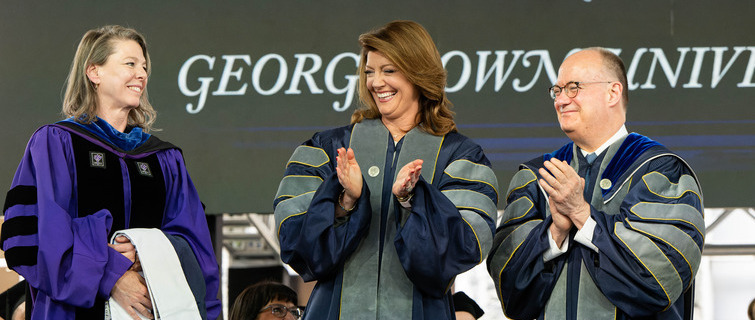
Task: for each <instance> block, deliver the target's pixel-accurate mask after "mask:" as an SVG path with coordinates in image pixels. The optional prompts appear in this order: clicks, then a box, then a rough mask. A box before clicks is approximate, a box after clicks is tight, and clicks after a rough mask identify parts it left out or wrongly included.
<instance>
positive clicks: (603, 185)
mask: <svg viewBox="0 0 755 320" xmlns="http://www.w3.org/2000/svg"><path fill="white" fill-rule="evenodd" d="M600 188H602V189H603V190H608V189H611V180H609V179H603V180H600Z"/></svg>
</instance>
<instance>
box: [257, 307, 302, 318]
mask: <svg viewBox="0 0 755 320" xmlns="http://www.w3.org/2000/svg"><path fill="white" fill-rule="evenodd" d="M266 310H270V313H272V314H273V315H274V316H276V317H278V318H281V319H283V317H285V316H286V314H289V313H290V314H291V315H293V316H294V319H299V318H301V315H302V313H303V311H302V310H301V309H299V307H293V308H287V307H286V306H284V305H282V304H271V305H269V306H267V307H264V308H262V309H261V310H260V312H258V313H263V312H265V311H266Z"/></svg>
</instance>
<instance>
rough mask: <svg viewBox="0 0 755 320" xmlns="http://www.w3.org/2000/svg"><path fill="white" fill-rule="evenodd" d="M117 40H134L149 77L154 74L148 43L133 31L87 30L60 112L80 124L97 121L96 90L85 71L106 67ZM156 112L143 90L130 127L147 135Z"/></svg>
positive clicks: (122, 28)
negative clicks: (135, 127)
mask: <svg viewBox="0 0 755 320" xmlns="http://www.w3.org/2000/svg"><path fill="white" fill-rule="evenodd" d="M118 40H133V41H136V42H137V43H138V44H139V46H141V47H142V53H143V54H144V58H145V59H146V60H147V76H148V77H149V74H150V73H151V71H152V63H151V62H150V59H149V53H147V41H146V40H145V39H144V36H142V35H141V34H140V33H139V32H137V31H136V30H134V29H131V28H126V27H122V26H118V25H109V26H104V27H100V28H96V29H92V30H89V31H87V33H85V34H84V36H83V37H82V38H81V42H79V47H78V48H77V49H76V55H75V56H74V58H73V63H72V64H71V71H70V72H69V73H68V80H67V81H66V93H65V96H64V97H63V108H62V110H61V113H62V114H63V115H64V116H65V117H73V118H74V119H75V120H76V121H78V122H81V123H92V122H93V121H94V120H96V119H97V107H98V105H97V90H96V88H95V86H94V84H93V83H92V82H91V81H90V80H89V78H88V77H87V74H86V70H87V68H88V67H89V66H91V65H97V66H99V65H103V64H105V62H106V61H107V59H108V57H110V55H111V54H112V53H113V51H114V43H115V41H118ZM156 116H157V112H156V111H155V109H154V108H153V107H152V104H150V103H149V99H148V95H147V88H146V87H145V88H144V91H142V96H141V98H140V100H139V106H138V107H136V108H134V109H133V110H131V112H129V115H128V124H129V125H131V126H138V127H141V128H142V129H143V130H144V131H145V132H149V131H150V130H152V124H153V123H154V122H155V117H156Z"/></svg>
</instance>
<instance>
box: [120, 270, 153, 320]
mask: <svg viewBox="0 0 755 320" xmlns="http://www.w3.org/2000/svg"><path fill="white" fill-rule="evenodd" d="M110 296H111V297H112V298H113V299H114V300H115V302H117V303H118V304H119V305H121V307H123V309H124V310H126V312H128V314H129V315H130V316H131V318H133V319H134V320H141V318H139V316H138V315H137V312H138V313H139V314H141V315H142V316H144V317H147V318H149V319H154V318H155V317H154V316H153V315H152V301H151V300H150V299H149V291H148V290H147V284H146V283H145V282H144V278H142V276H140V275H139V274H138V273H136V271H134V270H131V269H129V270H128V271H126V273H124V274H123V275H122V276H121V278H120V279H118V281H116V282H115V285H114V286H113V290H112V291H110Z"/></svg>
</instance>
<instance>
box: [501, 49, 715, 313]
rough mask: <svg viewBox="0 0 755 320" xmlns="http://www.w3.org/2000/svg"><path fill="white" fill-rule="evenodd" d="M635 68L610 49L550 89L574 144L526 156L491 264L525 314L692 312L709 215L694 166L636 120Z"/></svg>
mask: <svg viewBox="0 0 755 320" xmlns="http://www.w3.org/2000/svg"><path fill="white" fill-rule="evenodd" d="M627 91H628V90H627V77H626V69H625V68H624V64H623V62H622V61H621V59H620V58H619V57H618V56H616V55H615V54H613V53H611V52H610V51H608V50H605V49H603V48H589V49H585V50H582V51H579V52H577V53H575V54H573V55H571V56H569V57H568V58H566V60H564V62H563V63H562V65H561V67H560V69H559V72H558V82H557V83H556V84H555V85H554V86H552V87H550V88H548V92H549V93H550V96H551V98H553V105H554V107H555V110H556V114H557V116H558V121H559V123H560V125H561V129H562V130H563V131H564V133H566V135H567V136H568V137H569V138H570V139H571V140H572V142H571V143H569V144H567V145H565V146H563V147H562V148H560V149H558V150H556V151H554V152H553V153H549V154H545V155H544V156H541V157H537V158H535V159H533V160H530V161H529V162H526V163H524V164H522V165H521V166H520V170H519V171H518V172H517V173H516V175H514V177H513V179H512V181H511V183H510V184H509V191H508V193H507V194H506V200H507V206H506V209H505V211H504V214H503V218H502V220H501V223H500V225H499V226H498V229H497V231H496V237H495V242H494V246H493V249H492V251H491V255H490V258H488V260H487V263H488V270H489V271H490V274H491V276H492V277H493V280H494V282H495V284H496V289H497V290H498V297H499V299H500V300H501V305H502V307H503V309H504V312H505V314H506V315H507V316H509V317H511V318H515V319H533V318H538V319H639V318H642V319H691V318H692V312H693V298H692V294H693V291H694V290H693V280H694V276H695V273H696V272H697V269H698V266H699V264H700V258H701V250H702V247H703V238H704V234H705V224H704V221H703V214H702V212H703V203H702V201H703V200H702V192H701V189H700V185H699V183H698V182H697V178H696V177H695V174H694V172H693V171H692V169H691V168H690V166H689V165H688V164H687V163H686V162H685V161H684V160H683V159H682V158H681V157H679V156H678V155H676V154H674V153H673V152H671V151H669V150H668V149H667V148H665V147H664V146H663V145H661V144H660V143H658V142H655V141H653V140H651V139H649V138H647V137H645V136H642V135H639V134H637V133H631V134H630V133H628V131H627V129H626V126H625V125H624V122H625V120H626V110H627V103H628V100H629V98H628V94H627Z"/></svg>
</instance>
